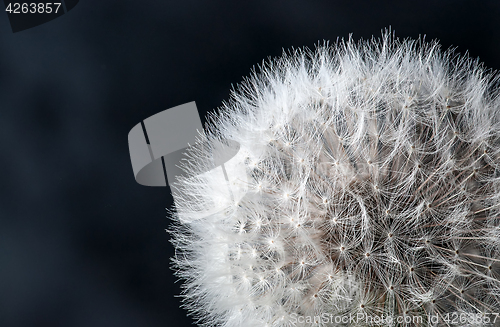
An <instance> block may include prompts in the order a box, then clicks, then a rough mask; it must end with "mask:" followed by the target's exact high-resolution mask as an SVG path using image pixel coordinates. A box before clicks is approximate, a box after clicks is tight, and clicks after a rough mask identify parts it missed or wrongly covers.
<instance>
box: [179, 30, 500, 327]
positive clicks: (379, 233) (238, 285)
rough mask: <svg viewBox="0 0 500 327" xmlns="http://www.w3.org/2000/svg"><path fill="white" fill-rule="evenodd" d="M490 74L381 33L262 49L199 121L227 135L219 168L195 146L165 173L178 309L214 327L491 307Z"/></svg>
mask: <svg viewBox="0 0 500 327" xmlns="http://www.w3.org/2000/svg"><path fill="white" fill-rule="evenodd" d="M497 80H498V77H497V75H492V74H489V73H487V72H486V71H485V69H484V68H482V66H481V65H480V64H479V63H478V62H477V61H474V60H471V59H469V58H468V57H464V56H462V57H461V56H457V55H455V54H454V53H453V52H450V51H445V52H443V51H441V50H440V48H439V45H438V44H437V43H435V42H434V43H426V42H424V41H423V40H399V39H397V38H395V37H394V36H392V35H391V34H389V33H388V32H386V33H384V34H383V36H382V38H381V39H372V40H370V41H365V42H359V43H355V42H354V41H352V40H351V39H349V40H347V41H339V42H338V43H337V44H335V45H329V44H328V43H325V44H324V45H321V46H318V47H317V48H316V49H315V50H314V51H312V50H307V49H304V50H293V51H291V52H289V53H285V54H283V56H282V57H281V58H278V59H274V60H270V61H268V62H266V63H264V64H263V65H262V66H261V67H260V71H259V72H254V73H253V75H251V76H250V77H249V78H247V79H245V80H244V82H243V83H242V84H241V85H240V86H239V87H238V88H237V89H236V90H235V91H234V92H233V94H232V97H231V99H230V101H228V102H227V103H225V104H224V105H223V107H222V108H221V109H220V111H219V112H218V113H217V114H214V115H212V116H211V117H210V124H209V128H208V131H207V132H206V134H205V135H203V137H204V141H206V142H208V143H209V144H210V143H216V142H221V141H223V140H233V141H236V142H238V143H239V145H240V148H239V151H238V153H237V154H236V155H235V156H234V157H233V158H232V159H231V160H230V161H228V162H227V163H226V164H225V168H224V169H225V170H226V171H225V172H223V171H222V170H221V169H222V168H221V167H218V169H219V170H220V171H217V170H213V171H209V172H207V173H202V174H200V173H199V172H200V171H202V172H203V171H205V172H206V171H207V170H208V169H206V167H205V165H207V164H206V161H204V160H202V159H199V160H198V159H197V158H196V156H193V157H192V162H190V163H189V165H187V166H186V167H188V168H186V169H187V171H188V176H186V177H182V178H179V180H178V182H177V184H176V191H175V192H176V212H175V213H172V218H173V219H174V221H175V222H176V224H175V225H174V227H173V228H172V234H173V244H174V246H175V247H176V256H175V258H174V259H173V260H174V267H175V269H176V273H177V275H178V276H179V277H181V278H182V279H183V280H184V294H183V295H184V299H185V306H186V308H187V309H188V310H189V311H190V312H191V313H193V314H194V315H195V317H196V318H197V319H198V323H200V324H201V325H207V326H215V325H217V326H224V327H233V326H234V327H236V326H265V325H268V326H275V327H279V326H291V325H292V319H291V317H293V314H296V315H301V316H315V315H318V314H321V313H328V314H332V315H343V314H349V313H356V312H366V313H374V314H377V315H379V316H380V315H385V316H404V315H408V314H412V315H422V316H426V315H431V314H432V315H436V314H437V315H441V316H442V315H443V314H446V313H448V312H454V311H456V312H463V313H468V314H480V313H483V312H490V313H491V312H500V304H499V303H500V100H499V97H498V91H496V90H495V89H494V85H495V83H496V81H497ZM198 154H200V153H198ZM204 155H205V157H208V154H204V153H201V154H200V157H204ZM425 319H426V318H425ZM325 325H328V324H325Z"/></svg>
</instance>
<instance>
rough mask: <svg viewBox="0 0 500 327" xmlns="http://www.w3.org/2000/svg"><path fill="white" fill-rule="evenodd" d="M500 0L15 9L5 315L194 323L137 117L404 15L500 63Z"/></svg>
mask: <svg viewBox="0 0 500 327" xmlns="http://www.w3.org/2000/svg"><path fill="white" fill-rule="evenodd" d="M28 2H29V1H28ZM403 3H404V4H403ZM498 3H499V2H498V1H457V0H453V1H451V0H449V1H437V0H434V1H427V0H420V1H394V2H389V1H311V0H309V1H269V0H268V1H239V0H238V1H226V2H223V1H216V0H211V1H204V2H202V1H189V0H188V1H185V0H183V1H163V0H157V1H131V0H121V1H111V0H102V1H85V0H82V1H80V3H79V4H78V5H77V6H76V7H75V8H74V9H73V10H71V11H70V12H68V13H67V14H65V15H63V16H62V17H59V18H57V19H55V20H53V21H51V22H48V23H46V24H44V25H41V26H37V27H34V28H32V29H29V30H25V31H23V32H19V33H12V31H11V29H10V26H9V22H8V19H7V15H6V14H5V13H3V14H2V13H0V154H1V156H0V172H1V175H0V178H1V179H0V192H1V193H0V326H2V327H4V326H5V327H10V326H12V327H17V326H23V327H24V326H30V327H31V326H50V327H57V326H78V327H79V326H92V327H99V326H103V327H104V326H105V327H109V326H120V327H126V326H188V325H190V324H191V323H192V320H191V319H190V318H189V317H187V316H186V312H185V311H184V310H183V309H180V308H179V304H180V299H179V298H178V297H176V295H178V294H179V292H180V287H179V286H180V283H179V282H177V283H176V282H175V281H176V278H175V277H174V276H173V274H172V271H171V270H170V269H169V266H170V261H169V258H170V257H171V256H172V254H173V248H172V246H171V244H170V243H169V238H170V237H169V235H168V234H167V233H166V232H165V228H167V227H168V226H169V223H170V222H169V220H168V219H167V217H166V210H165V208H167V207H170V206H171V204H172V198H171V196H170V194H169V189H168V188H152V187H144V186H141V185H139V184H137V183H136V182H135V180H134V176H133V173H132V168H131V164H130V158H129V153H128V144H127V135H128V132H129V130H130V129H131V128H132V127H133V126H134V125H135V124H137V123H138V122H140V121H141V120H142V119H144V118H147V117H149V116H151V115H153V114H155V113H157V112H160V111H162V110H165V109H167V108H170V107H174V106H177V105H180V104H183V103H186V102H189V101H193V100H194V101H196V103H197V105H198V109H199V110H200V114H201V115H202V116H203V115H204V114H205V113H206V112H207V111H210V110H213V109H214V108H216V107H217V106H219V105H220V104H221V101H222V100H224V99H227V98H228V96H229V92H230V89H231V84H236V83H238V82H240V81H241V79H242V76H246V75H248V74H249V73H250V70H251V68H252V66H253V65H255V64H258V63H260V62H261V61H262V60H263V59H265V58H267V57H268V56H278V55H280V54H281V52H282V49H283V48H285V49H289V48H291V47H302V46H308V47H311V48H313V47H314V45H315V44H317V42H318V41H322V40H330V41H332V42H334V41H335V40H336V39H337V37H348V36H349V34H350V33H353V38H354V39H356V40H357V39H359V38H361V37H363V38H369V37H371V36H372V35H375V36H380V34H381V30H382V29H384V28H387V27H389V26H391V27H392V29H393V30H395V31H396V35H397V36H399V37H413V38H416V37H418V36H419V35H424V34H425V35H426V38H427V39H429V40H431V39H440V40H441V43H442V44H443V47H444V48H448V47H450V46H453V47H457V51H458V52H460V53H465V52H466V51H469V53H470V54H471V55H472V56H473V57H480V59H481V61H483V62H484V63H485V65H486V66H487V67H489V68H492V69H500V22H499V19H500V18H499V17H500V5H499V4H498ZM2 8H3V7H2ZM2 10H3V9H2Z"/></svg>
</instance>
